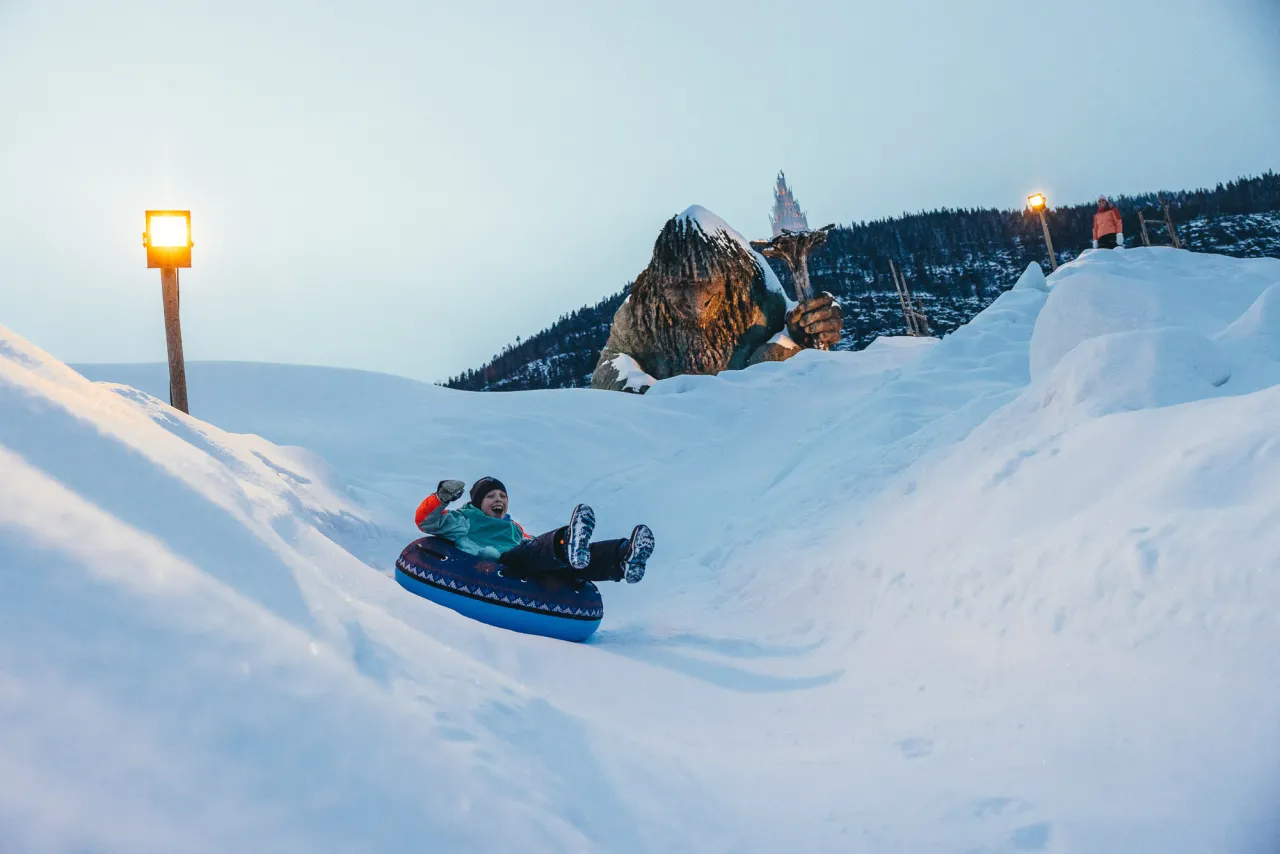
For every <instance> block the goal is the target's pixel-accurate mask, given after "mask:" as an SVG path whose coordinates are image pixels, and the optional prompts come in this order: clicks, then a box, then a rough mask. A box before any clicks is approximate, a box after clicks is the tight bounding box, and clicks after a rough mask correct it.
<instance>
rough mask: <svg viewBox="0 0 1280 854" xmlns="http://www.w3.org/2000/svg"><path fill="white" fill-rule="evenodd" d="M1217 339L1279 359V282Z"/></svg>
mask: <svg viewBox="0 0 1280 854" xmlns="http://www.w3.org/2000/svg"><path fill="white" fill-rule="evenodd" d="M1218 340H1219V341H1222V342H1223V343H1228V344H1235V345H1242V346H1244V347H1248V348H1250V349H1252V350H1253V351H1255V352H1257V353H1262V354H1265V355H1266V356H1267V357H1268V358H1270V359H1273V360H1276V361H1280V282H1277V283H1276V284H1274V285H1272V286H1271V287H1269V288H1267V289H1266V290H1265V291H1263V293H1262V296H1260V297H1258V298H1257V300H1255V301H1254V303H1253V305H1251V306H1249V309H1248V311H1246V312H1245V313H1244V314H1242V315H1240V317H1239V318H1238V319H1237V320H1236V321H1235V322H1234V323H1232V324H1231V325H1230V326H1228V327H1227V328H1226V329H1224V330H1223V331H1222V333H1221V334H1220V335H1219V336H1218Z"/></svg>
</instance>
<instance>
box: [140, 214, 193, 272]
mask: <svg viewBox="0 0 1280 854" xmlns="http://www.w3.org/2000/svg"><path fill="white" fill-rule="evenodd" d="M142 245H143V246H145V247H146V248H147V267H148V268H150V267H159V268H161V269H176V268H178V267H190V266H191V247H192V246H194V245H195V244H193V243H192V242H191V211H147V230H146V231H144V232H143V233H142Z"/></svg>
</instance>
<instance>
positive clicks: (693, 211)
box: [678, 205, 796, 311]
mask: <svg viewBox="0 0 1280 854" xmlns="http://www.w3.org/2000/svg"><path fill="white" fill-rule="evenodd" d="M678 217H679V219H680V220H681V221H682V222H689V223H692V224H693V225H695V226H697V228H698V230H699V231H701V232H702V233H703V234H705V235H706V236H707V237H708V238H709V239H711V240H713V241H714V240H728V241H731V242H732V243H735V244H737V245H738V246H740V247H742V248H743V249H745V250H746V251H747V252H750V253H751V255H752V257H754V258H755V259H756V264H757V265H758V266H759V267H760V272H761V273H762V274H763V275H764V283H765V286H766V287H767V288H769V290H771V291H777V292H778V293H780V294H782V296H783V298H784V299H785V300H786V301H787V310H788V311H790V310H791V309H793V308H795V307H796V302H795V301H794V300H792V299H791V297H789V296H787V292H786V291H785V290H784V289H783V287H782V282H780V281H779V280H778V274H777V273H775V272H773V268H772V267H770V266H769V262H768V261H767V260H766V259H765V257H764V256H763V255H761V254H760V253H759V252H757V251H756V250H755V249H752V248H751V241H749V240H747V239H746V238H745V237H743V236H742V235H741V234H739V233H738V232H737V231H736V230H735V229H734V228H733V226H731V225H729V223H727V222H725V221H724V220H723V219H721V218H720V217H719V216H717V215H716V214H714V213H712V212H711V211H709V210H707V209H706V208H704V207H702V206H701V205H690V206H689V207H687V208H685V209H684V210H683V211H681V212H680V213H679V214H678Z"/></svg>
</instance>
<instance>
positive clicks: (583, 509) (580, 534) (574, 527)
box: [565, 504, 596, 570]
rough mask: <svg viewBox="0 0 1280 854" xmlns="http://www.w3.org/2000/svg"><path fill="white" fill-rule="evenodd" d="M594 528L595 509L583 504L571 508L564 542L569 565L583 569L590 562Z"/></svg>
mask: <svg viewBox="0 0 1280 854" xmlns="http://www.w3.org/2000/svg"><path fill="white" fill-rule="evenodd" d="M595 530H596V514H595V511H594V510H592V509H591V508H590V507H588V506H587V505H585V504H579V505H578V506H577V507H575V508H573V515H572V516H570V517H569V531H568V542H567V543H565V557H566V558H567V559H568V561H569V566H571V567H573V568H574V569H577V570H583V569H586V568H587V565H588V564H590V563H591V535H592V534H593V533H595Z"/></svg>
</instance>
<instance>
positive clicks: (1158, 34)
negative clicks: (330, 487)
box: [0, 0, 1280, 380]
mask: <svg viewBox="0 0 1280 854" xmlns="http://www.w3.org/2000/svg"><path fill="white" fill-rule="evenodd" d="M1275 9H1276V3H1275V2H1274V0H1221V2H1208V0H1204V2H1194V1H1193V0H1111V2H1105V3H1104V2H1092V0H1087V2H1065V1H1064V2H1039V0H1037V2H1027V0H1020V2H981V0H967V2H954V0H946V1H945V2H943V1H942V0H934V2H902V3H886V2H884V0H875V1H874V2H863V0H812V2H807V3H804V4H799V3H763V2H697V0H684V2H667V0H656V1H655V2H627V3H608V2H569V0H550V2H541V3H517V2H507V0H480V2H472V0H458V2H451V3H437V2H402V3H396V2H360V3H354V2H335V0H328V2H322V0H315V2H294V0H287V2H271V3H265V2H241V0H220V1H219V2H209V3H199V4H198V3H183V2H180V0H168V2H145V1H144V0H129V1H128V2H110V0H103V1H102V2H56V1H55V0H51V1H50V2H44V0H40V2H23V0H17V2H15V0H0V326H6V327H9V328H10V329H12V330H14V331H15V332H17V333H19V334H21V335H24V336H26V337H27V338H30V339H31V340H33V341H34V342H35V343H36V344H38V345H40V346H42V347H44V348H46V349H47V350H49V351H51V352H52V353H53V354H54V355H56V356H58V357H59V358H62V359H64V360H66V361H159V360H163V358H164V338H163V334H162V322H161V314H160V310H161V307H160V298H159V274H158V272H157V271H155V270H147V269H145V265H144V257H143V250H142V247H141V243H140V233H141V230H142V226H143V219H142V213H143V211H144V210H145V209H146V208H148V207H189V208H191V209H192V210H193V231H194V235H195V242H196V246H195V250H194V258H195V266H194V268H193V269H192V270H189V271H183V273H182V282H183V298H182V313H183V324H184V335H185V338H186V355H187V358H188V359H246V360H266V361H281V362H300V363H311V364H325V365H342V366H349V367H358V368H368V369H373V370H381V371H387V372H391V373H398V374H403V375H406V376H411V377H417V378H422V379H430V380H439V379H443V378H445V377H446V376H448V375H450V374H453V373H456V372H457V371H459V370H461V369H464V368H468V367H473V366H476V365H478V364H480V363H481V362H483V361H484V360H485V359H487V358H488V357H489V356H490V355H491V354H492V353H494V352H495V351H496V350H498V349H499V348H501V347H502V345H504V344H506V343H507V342H509V341H511V340H513V339H514V338H515V336H516V335H528V334H530V333H532V332H535V331H537V330H539V329H541V328H543V327H545V326H546V325H547V324H548V323H550V322H551V321H553V320H554V319H555V318H556V317H557V316H558V315H560V314H561V313H563V312H566V311H569V310H572V309H573V308H576V307H577V306H579V305H581V304H583V303H585V302H590V301H594V300H596V299H598V298H600V297H602V296H604V295H606V294H608V293H611V292H613V291H616V290H617V289H618V288H619V287H620V286H621V285H623V284H624V283H625V282H626V281H627V280H629V279H631V278H633V277H634V276H635V275H636V273H638V272H639V271H640V270H641V269H642V268H643V266H644V264H645V263H646V262H647V260H648V256H649V252H650V250H651V248H652V244H653V239H654V237H655V236H656V235H657V233H658V230H659V228H660V227H661V225H662V223H663V221H664V220H665V219H666V218H667V217H668V216H670V215H671V214H672V213H675V212H677V211H679V210H681V209H683V208H685V207H687V206H688V205H690V204H695V203H696V204H701V205H704V206H706V207H708V208H710V209H712V210H714V211H715V212H717V213H719V214H720V215H721V216H723V217H724V218H725V219H727V220H728V221H729V222H730V223H731V224H732V225H734V227H735V228H737V229H738V230H739V231H742V232H743V233H745V234H747V235H749V236H761V235H764V234H765V233H766V231H767V212H768V208H769V205H770V203H771V194H770V191H771V187H772V182H773V176H774V174H775V173H776V172H777V170H778V169H785V170H786V171H787V174H788V177H789V178H790V179H791V181H792V183H793V185H794V187H795V189H796V193H797V195H798V197H799V199H800V201H801V203H802V205H804V207H805V208H806V209H808V211H809V212H810V222H811V223H813V224H815V225H816V224H821V223H825V222H830V221H836V222H849V221H852V220H861V219H870V218H875V217H881V216H886V215H893V214H897V213H900V212H902V211H904V210H918V209H921V208H930V207H938V206H957V207H960V206H964V207H971V206H999V207H1010V206H1016V205H1018V204H1020V203H1021V201H1022V199H1024V198H1025V196H1026V193H1027V192H1028V191H1030V190H1033V189H1044V190H1046V191H1047V192H1048V193H1049V194H1050V198H1051V200H1062V201H1072V202H1075V201H1082V200H1085V199H1088V198H1090V197H1091V196H1093V195H1096V194H1097V193H1099V192H1108V193H1119V192H1127V191H1139V190H1146V189H1152V188H1156V187H1190V186H1197V185H1204V184H1212V183H1216V182H1217V181H1219V180H1226V179H1229V178H1232V177H1235V176H1237V175H1240V174H1245V173H1258V172H1261V171H1264V170H1266V169H1268V168H1280V47H1277V45H1280V16H1277V14H1276V11H1275Z"/></svg>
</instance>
